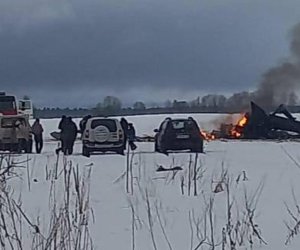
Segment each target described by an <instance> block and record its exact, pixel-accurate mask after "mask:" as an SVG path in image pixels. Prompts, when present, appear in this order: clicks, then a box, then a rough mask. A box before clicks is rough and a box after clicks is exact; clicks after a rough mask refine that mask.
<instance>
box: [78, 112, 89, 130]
mask: <svg viewBox="0 0 300 250" xmlns="http://www.w3.org/2000/svg"><path fill="white" fill-rule="evenodd" d="M90 118H92V116H91V115H86V116H85V117H83V118H82V120H81V121H80V123H79V128H80V133H81V134H83V131H84V130H85V127H86V123H87V121H88V119H90Z"/></svg>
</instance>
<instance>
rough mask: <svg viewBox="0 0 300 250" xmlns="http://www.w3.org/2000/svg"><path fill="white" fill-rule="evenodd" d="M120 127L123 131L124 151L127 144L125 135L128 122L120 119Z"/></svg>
mask: <svg viewBox="0 0 300 250" xmlns="http://www.w3.org/2000/svg"><path fill="white" fill-rule="evenodd" d="M120 124H121V127H122V129H123V131H124V149H126V144H127V133H128V121H127V120H126V119H125V118H124V117H122V118H121V120H120Z"/></svg>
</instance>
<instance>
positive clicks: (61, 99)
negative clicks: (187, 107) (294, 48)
mask: <svg viewBox="0 0 300 250" xmlns="http://www.w3.org/2000/svg"><path fill="white" fill-rule="evenodd" d="M225 2H226V3H225ZM299 11H300V3H298V2H296V1H292V0H288V1H285V2H284V4H282V3H281V1H279V0H275V1H274V0H272V1H271V0H267V1H264V2H263V3H261V1H258V0H255V1H253V0H248V1H238V0H228V1H209V0H206V1H203V0H202V1H201V0H199V1H195V0H192V1H185V0H184V1H182V0H181V1H179V0H175V1H171V0H165V1H159V0H151V1H150V0H122V1H121V0H119V1H109V0H98V1H96V0H86V1H79V0H73V1H67V0H59V1H58V0H51V1H50V0H44V1H40V0H27V1H25V2H24V1H23V0H3V1H1V2H0V45H1V46H0V55H1V56H0V86H1V87H0V88H1V89H3V90H7V91H9V92H12V93H16V94H18V95H23V94H28V95H31V96H32V98H33V100H34V101H35V102H36V103H37V104H38V105H49V106H56V105H71V106H80V105H89V104H92V103H94V102H97V100H99V99H101V98H102V97H103V96H106V95H112V94H113V95H116V96H119V97H121V98H122V99H123V102H125V103H129V102H133V101H135V100H137V99H145V100H148V101H149V102H150V101H151V100H153V101H162V100H165V99H168V98H178V99H180V98H183V97H189V96H191V97H192V96H197V95H200V94H201V93H205V92H232V91H236V90H243V89H247V90H248V89H251V88H255V85H256V83H257V82H258V81H259V77H260V75H261V73H263V72H264V71H265V70H266V69H267V68H269V67H270V65H272V64H276V63H277V61H278V60H280V59H281V58H282V57H283V56H286V55H287V53H288V42H287V40H288V39H287V34H288V30H289V29H290V28H291V27H292V25H293V24H295V23H296V22H297V21H299V20H297V18H298V13H299ZM166 95H170V96H169V97H167V96H166Z"/></svg>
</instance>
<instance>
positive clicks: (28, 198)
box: [12, 114, 300, 250]
mask: <svg viewBox="0 0 300 250" xmlns="http://www.w3.org/2000/svg"><path fill="white" fill-rule="evenodd" d="M167 116H170V117H187V116H192V117H194V118H195V119H196V120H197V122H198V123H199V124H200V126H201V127H202V128H205V129H208V130H210V129H212V128H214V127H215V126H216V122H215V121H216V120H218V119H224V117H225V116H226V115H213V114H187V115H147V116H133V117H128V120H129V121H130V122H132V123H134V125H135V127H136V130H137V134H138V135H142V134H148V135H151V134H153V130H154V129H155V128H157V127H158V126H159V124H160V122H161V121H162V120H163V119H164V118H165V117H167ZM220 117H221V118H220ZM237 117H238V116H235V118H234V119H236V118H237ZM75 121H76V122H77V123H78V122H79V120H77V119H76V120H75ZM41 122H42V125H43V126H44V129H45V138H46V140H45V145H44V150H43V153H42V154H41V155H37V154H30V155H28V156H27V155H23V156H16V157H17V159H18V160H20V161H21V160H24V159H27V157H28V159H29V160H30V161H29V163H28V164H25V165H26V166H25V167H27V168H28V171H27V170H26V168H24V169H19V170H18V171H19V172H20V173H19V174H20V176H21V178H17V179H14V180H13V181H12V183H13V188H14V192H15V195H17V196H18V195H19V194H21V196H22V201H23V207H24V209H25V212H26V213H27V214H28V216H29V218H31V219H32V220H35V219H36V218H37V216H40V217H41V218H42V221H41V225H43V223H44V226H42V228H43V230H47V229H48V224H47V223H48V221H49V218H48V217H47V216H48V215H47V214H49V190H50V187H51V181H49V180H46V177H45V176H46V168H47V169H48V170H49V169H51V168H52V169H53V168H54V166H55V164H56V160H57V157H56V155H55V153H54V151H55V148H56V147H57V142H56V141H53V140H51V137H50V136H49V133H50V132H52V131H55V130H57V125H58V122H59V119H45V120H41ZM137 145H138V150H137V151H136V153H135V154H134V155H133V164H132V166H133V176H134V182H133V194H132V195H131V194H127V193H126V184H125V183H126V182H125V181H126V178H125V177H124V176H123V178H122V175H123V174H124V172H125V171H126V166H127V165H126V164H127V156H120V155H115V154H106V155H92V156H91V157H90V158H86V157H83V156H81V143H80V141H77V142H76V144H75V153H74V155H72V156H67V157H66V159H65V160H67V162H72V164H73V166H76V165H78V167H79V169H80V171H81V172H82V173H83V172H84V171H85V170H87V169H88V168H89V167H91V168H92V181H91V194H90V198H91V202H90V206H91V207H92V211H93V215H94V218H95V221H94V222H93V220H90V231H91V235H92V238H93V243H94V247H95V249H116V250H118V249H132V238H131V237H132V228H131V223H132V221H131V216H132V215H131V209H130V203H132V204H133V207H134V209H135V219H136V220H135V222H136V229H135V249H137V250H148V249H149V250H150V249H154V247H153V242H152V240H151V235H150V231H149V223H148V215H147V202H146V200H145V195H146V192H147V194H148V196H149V202H150V206H151V212H152V218H153V232H154V238H155V243H156V246H157V249H163V250H165V249H169V247H168V243H167V241H166V239H165V237H164V234H163V232H162V229H161V227H160V224H159V218H158V215H157V213H156V207H157V208H158V211H159V215H160V218H161V219H162V222H163V227H164V230H165V233H166V235H167V238H168V240H169V242H170V244H171V246H172V249H174V250H175V249H176V250H182V249H195V248H196V245H197V244H198V243H199V240H197V237H196V235H195V231H194V238H193V244H192V245H193V247H191V225H190V222H189V214H191V213H193V214H194V217H195V218H196V219H201V218H202V215H203V211H204V210H205V206H206V204H205V201H204V197H205V199H206V201H209V197H214V229H215V241H216V243H220V242H221V240H222V228H223V227H225V225H226V217H227V214H226V213H227V208H226V192H225V191H223V192H220V193H216V194H215V193H213V192H212V191H213V190H214V188H215V185H216V183H218V182H219V181H220V180H221V173H222V169H226V170H227V171H228V176H229V177H230V179H231V184H230V185H231V186H230V187H231V190H230V191H231V198H232V199H233V197H234V198H235V201H236V204H237V205H235V206H234V208H233V211H236V206H238V207H239V209H240V211H241V213H242V211H244V210H243V206H244V192H245V190H247V194H248V195H249V196H250V195H251V194H253V193H254V192H255V190H257V188H258V186H259V184H260V183H263V188H262V192H261V196H260V198H259V200H258V203H257V207H256V210H255V217H254V220H255V223H257V225H258V228H259V230H261V235H262V237H263V238H264V240H265V241H266V242H267V243H268V244H267V245H264V244H259V242H258V241H256V240H255V245H254V247H253V249H271V250H282V249H295V250H296V249H300V236H299V239H298V236H295V238H294V239H292V242H291V244H288V245H285V244H284V243H285V240H286V237H287V234H288V231H287V229H286V226H285V224H284V221H289V222H292V221H291V218H290V217H289V215H288V213H287V210H286V207H285V204H284V202H286V203H287V204H288V205H289V206H290V208H291V209H292V210H294V209H295V205H294V200H293V196H292V189H294V190H295V194H296V197H299V196H300V181H299V180H300V166H298V165H297V163H298V162H299V163H300V154H299V150H298V149H299V146H300V145H299V143H298V142H295V141H282V142H278V141H238V140H232V141H220V140H217V141H211V142H206V143H205V152H206V153H205V154H200V155H199V161H198V165H197V167H200V172H201V173H202V177H201V178H200V179H199V180H198V182H197V185H198V188H197V194H198V195H197V196H193V192H194V190H193V186H192V188H191V193H192V195H191V196H188V195H187V186H185V187H184V192H185V193H184V195H182V194H181V178H182V177H184V178H185V184H187V173H188V167H189V161H190V157H191V158H192V161H193V163H192V166H193V164H194V160H195V154H190V153H177V154H173V153H172V154H170V155H169V156H166V155H162V154H158V153H153V148H154V145H153V143H138V144H137ZM131 157H132V155H131V154H130V158H131ZM63 161H64V159H63V156H62V155H60V157H59V163H58V168H59V171H58V172H60V171H61V170H62V168H63ZM160 165H161V166H164V167H166V168H168V167H174V166H181V167H182V168H183V170H182V171H179V172H178V173H177V174H176V176H175V178H174V179H173V178H172V172H156V171H155V170H156V169H157V168H158V166H160ZM243 171H245V174H246V179H245V180H243V178H242V177H241V176H243ZM28 173H29V179H30V190H29V186H28ZM239 175H240V180H239V181H237V179H238V176H239ZM61 179H62V177H59V178H58V179H57V186H58V187H59V185H61V184H59V183H60V182H61ZM33 180H36V182H34V181H33ZM223 187H225V186H224V185H223ZM62 195H63V194H62V193H60V192H57V196H58V199H59V197H60V196H62ZM299 202H300V199H299ZM232 216H233V217H234V216H235V212H234V213H233V215H232ZM233 221H234V219H233ZM292 225H293V224H292ZM194 230H196V229H195V227H194ZM209 235H210V231H209V230H208V236H209ZM209 237H210V236H209ZM199 249H210V247H209V246H208V245H203V246H202V248H199ZM216 249H222V246H221V245H220V244H219V245H218V246H217V247H216ZM226 249H229V248H226ZM237 249H250V248H249V246H243V247H237Z"/></svg>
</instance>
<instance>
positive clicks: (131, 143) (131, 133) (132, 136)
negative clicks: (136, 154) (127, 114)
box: [127, 123, 137, 150]
mask: <svg viewBox="0 0 300 250" xmlns="http://www.w3.org/2000/svg"><path fill="white" fill-rule="evenodd" d="M127 139H128V144H129V146H130V149H131V150H135V149H136V148H137V146H136V145H135V143H134V142H135V140H136V134H135V128H134V126H133V124H132V123H129V124H128V130H127Z"/></svg>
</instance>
